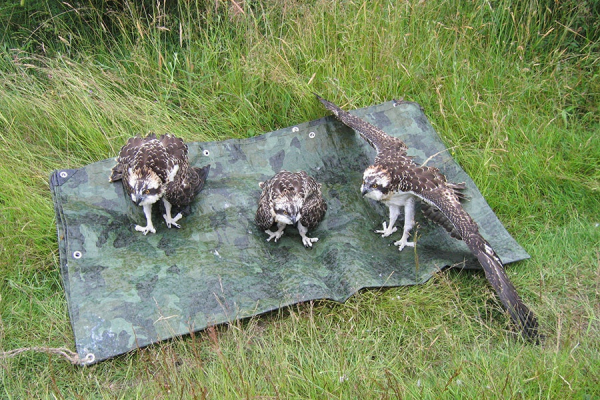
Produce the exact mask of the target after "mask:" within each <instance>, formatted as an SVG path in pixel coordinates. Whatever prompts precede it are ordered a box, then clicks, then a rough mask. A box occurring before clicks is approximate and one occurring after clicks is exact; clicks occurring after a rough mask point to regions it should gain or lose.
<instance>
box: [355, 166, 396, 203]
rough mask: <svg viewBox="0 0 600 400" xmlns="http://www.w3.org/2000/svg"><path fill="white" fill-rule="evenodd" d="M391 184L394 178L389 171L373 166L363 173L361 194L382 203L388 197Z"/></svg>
mask: <svg viewBox="0 0 600 400" xmlns="http://www.w3.org/2000/svg"><path fill="white" fill-rule="evenodd" d="M391 183H392V177H391V176H390V172H389V171H388V170H387V169H385V168H381V167H379V166H376V165H371V166H370V167H368V168H367V169H366V170H365V172H364V173H363V182H362V186H361V187H360V192H361V193H362V195H363V196H364V197H368V198H370V199H373V200H377V201H381V200H382V199H383V198H385V197H386V196H387V195H388V193H389V191H390V184H391Z"/></svg>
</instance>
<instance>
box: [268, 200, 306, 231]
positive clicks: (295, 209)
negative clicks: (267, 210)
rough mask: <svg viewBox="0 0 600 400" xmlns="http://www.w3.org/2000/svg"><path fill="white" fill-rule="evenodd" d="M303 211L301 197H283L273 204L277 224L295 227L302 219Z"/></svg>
mask: <svg viewBox="0 0 600 400" xmlns="http://www.w3.org/2000/svg"><path fill="white" fill-rule="evenodd" d="M301 211H302V199H301V198H300V197H299V196H289V195H288V196H286V195H283V196H281V197H278V198H276V199H275V201H274V204H273V212H274V213H275V222H281V223H283V224H287V225H294V224H295V223H296V222H298V221H299V220H300V218H301V217H302V215H301V214H300V212H301Z"/></svg>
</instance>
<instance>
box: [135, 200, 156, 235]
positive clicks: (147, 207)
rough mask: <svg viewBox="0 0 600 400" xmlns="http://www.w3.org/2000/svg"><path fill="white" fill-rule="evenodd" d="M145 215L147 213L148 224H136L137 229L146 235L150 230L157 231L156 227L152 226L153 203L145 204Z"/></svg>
mask: <svg viewBox="0 0 600 400" xmlns="http://www.w3.org/2000/svg"><path fill="white" fill-rule="evenodd" d="M143 207H144V215H146V226H139V225H136V226H135V230H136V231H138V232H142V233H143V234H144V235H146V234H148V232H152V233H156V229H154V226H152V204H144V206H143Z"/></svg>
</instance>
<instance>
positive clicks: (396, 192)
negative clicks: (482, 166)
mask: <svg viewBox="0 0 600 400" xmlns="http://www.w3.org/2000/svg"><path fill="white" fill-rule="evenodd" d="M317 98H318V99H319V101H321V103H322V104H323V105H324V106H325V107H326V108H327V109H328V110H330V111H331V112H332V113H333V114H334V115H335V116H336V117H337V118H338V119H340V120H341V121H342V122H343V123H344V124H346V125H348V126H349V127H351V128H353V129H354V130H356V131H357V132H358V133H359V134H360V136H361V137H362V138H363V139H365V140H366V141H367V142H368V143H370V144H371V146H373V147H374V148H375V150H376V151H377V155H376V157H375V161H374V163H373V165H372V166H370V167H368V168H367V170H365V174H364V181H363V185H362V192H363V195H365V196H367V197H370V198H373V199H375V200H379V201H382V202H384V203H385V204H386V205H388V207H389V208H390V226H387V227H386V225H385V223H384V225H383V226H384V229H383V230H382V231H378V232H380V233H383V236H384V237H385V236H389V235H390V234H391V233H393V232H395V230H396V228H393V227H392V225H393V224H394V222H395V220H396V217H397V215H398V213H399V211H398V209H399V207H401V206H404V208H405V231H404V235H403V237H402V239H401V240H400V241H398V242H396V243H395V244H396V245H398V246H399V248H400V250H402V248H404V246H407V245H408V246H410V245H414V243H411V242H407V240H406V239H407V238H408V234H409V232H410V229H411V228H412V226H413V206H412V204H413V200H412V199H413V198H419V199H421V200H422V201H423V202H424V205H423V208H422V211H423V213H424V215H425V216H426V217H427V218H429V219H431V220H432V221H434V222H436V223H439V224H440V225H442V226H443V227H444V228H445V229H446V230H447V231H448V232H449V233H450V234H451V235H452V237H454V238H457V239H462V240H464V242H465V243H466V244H467V246H468V247H469V249H470V250H471V251H472V252H473V254H474V255H475V256H476V257H477V259H478V260H479V262H480V263H481V265H482V267H483V269H484V271H485V275H486V277H487V279H488V281H489V282H490V284H491V285H492V287H493V288H494V290H495V291H496V293H497V294H498V297H499V298H500V300H501V302H502V304H503V305H504V306H505V307H506V308H507V310H508V312H509V313H510V315H511V316H512V318H513V320H514V321H515V322H516V323H517V324H518V326H519V328H520V329H521V332H522V333H523V336H524V337H526V338H528V339H530V340H532V341H534V342H539V340H540V335H539V328H538V322H537V319H536V317H535V315H534V314H533V312H532V311H531V310H529V308H528V307H527V306H526V305H525V304H524V303H523V301H522V300H521V298H520V297H519V295H518V294H517V291H516V289H515V287H514V286H513V284H512V283H511V282H510V279H509V278H508V276H507V275H506V272H505V271H504V266H503V265H502V262H501V261H500V258H499V257H498V256H497V255H496V253H495V252H494V250H493V249H492V247H491V246H490V244H489V243H488V242H487V241H486V240H485V239H484V238H483V236H481V234H480V233H479V227H478V226H477V223H475V221H474V220H473V219H472V218H471V216H470V215H469V214H468V213H467V212H466V211H465V210H464V208H463V207H462V205H461V204H460V199H461V198H462V194H461V191H462V190H463V189H464V188H465V185H464V184H453V183H449V182H447V181H446V177H445V176H444V175H443V174H442V173H440V171H439V170H438V169H437V168H434V167H427V166H419V165H417V164H415V162H414V161H413V159H412V158H411V157H409V156H408V155H407V153H406V150H407V146H406V145H405V144H404V142H402V140H400V139H398V138H395V137H391V136H389V135H387V134H386V133H385V132H383V131H382V130H381V129H379V128H377V127H375V126H373V125H371V124H369V123H368V122H366V121H363V120H361V119H360V118H358V117H355V116H354V115H352V114H349V113H348V112H346V111H344V110H342V109H340V108H339V107H338V106H336V105H335V104H333V103H331V102H329V101H327V100H325V99H323V98H321V97H319V96H317ZM408 219H410V221H408Z"/></svg>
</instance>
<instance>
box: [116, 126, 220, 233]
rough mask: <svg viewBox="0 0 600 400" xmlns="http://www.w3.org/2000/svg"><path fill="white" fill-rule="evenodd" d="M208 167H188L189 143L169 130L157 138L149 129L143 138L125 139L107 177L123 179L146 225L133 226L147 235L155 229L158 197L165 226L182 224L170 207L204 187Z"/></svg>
mask: <svg viewBox="0 0 600 400" xmlns="http://www.w3.org/2000/svg"><path fill="white" fill-rule="evenodd" d="M209 169H210V165H207V166H205V167H202V168H196V167H190V165H189V160H188V147H187V145H186V144H185V143H184V142H183V139H180V138H176V137H175V136H173V135H170V134H166V135H162V136H161V137H160V138H157V137H156V134H154V133H151V134H149V135H148V136H146V137H145V138H142V137H139V136H136V137H133V138H130V139H129V140H128V141H127V143H126V144H125V145H124V146H123V147H122V148H121V151H120V152H119V156H118V157H117V165H115V166H114V167H113V169H112V173H111V175H110V178H109V181H110V182H115V181H118V180H120V181H122V182H123V187H124V188H125V192H127V194H128V195H129V196H130V198H131V201H133V202H134V203H135V204H136V205H138V206H142V207H143V209H144V214H145V216H146V226H140V225H136V226H135V230H136V231H139V232H142V233H143V234H144V235H146V234H147V233H148V232H152V233H156V229H155V228H154V225H152V205H153V204H154V203H156V202H157V201H158V200H160V199H162V201H163V203H164V206H165V214H163V218H164V219H165V222H166V224H167V227H169V228H171V227H172V226H174V227H176V228H180V227H181V226H180V225H179V224H178V223H177V221H179V220H180V219H181V218H182V215H181V213H178V214H177V215H175V216H174V217H173V216H171V207H172V206H173V205H175V206H179V207H184V206H187V205H188V204H190V203H191V202H192V200H193V199H194V197H196V195H197V194H198V193H199V192H200V191H201V190H202V188H203V187H204V182H206V177H207V176H208V171H209Z"/></svg>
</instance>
